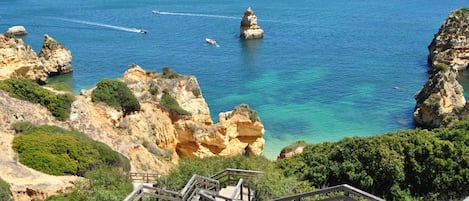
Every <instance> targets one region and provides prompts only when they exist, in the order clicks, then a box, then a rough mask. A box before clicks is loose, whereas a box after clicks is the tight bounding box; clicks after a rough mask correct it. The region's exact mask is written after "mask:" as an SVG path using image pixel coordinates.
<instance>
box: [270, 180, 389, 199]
mask: <svg viewBox="0 0 469 201" xmlns="http://www.w3.org/2000/svg"><path fill="white" fill-rule="evenodd" d="M334 192H343V195H338V196H336V197H332V198H329V199H328V200H344V199H345V200H356V199H353V198H352V197H351V196H350V194H353V195H355V196H358V197H361V198H364V199H367V200H369V201H384V199H381V198H379V197H376V196H374V195H372V194H369V193H367V192H364V191H362V190H360V189H357V188H355V187H352V186H349V185H347V184H342V185H337V186H332V187H328V188H323V189H319V190H316V191H311V192H307V193H300V194H296V195H291V196H285V197H281V198H278V199H274V200H272V201H289V200H301V198H305V197H311V196H316V195H326V194H327V193H334ZM344 197H345V198H344Z"/></svg>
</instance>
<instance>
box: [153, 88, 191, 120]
mask: <svg viewBox="0 0 469 201" xmlns="http://www.w3.org/2000/svg"><path fill="white" fill-rule="evenodd" d="M160 104H161V106H162V107H164V108H166V109H168V110H170V111H173V112H176V113H177V114H179V115H191V113H190V112H188V111H186V110H184V109H182V108H181V106H179V103H178V102H177V101H176V99H174V98H173V97H171V95H169V93H168V91H167V90H166V89H165V90H163V95H162V96H161V101H160Z"/></svg>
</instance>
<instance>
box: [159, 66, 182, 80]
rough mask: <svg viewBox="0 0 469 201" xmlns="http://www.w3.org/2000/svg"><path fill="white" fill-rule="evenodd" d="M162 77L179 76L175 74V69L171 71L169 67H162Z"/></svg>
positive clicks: (172, 77) (171, 77)
mask: <svg viewBox="0 0 469 201" xmlns="http://www.w3.org/2000/svg"><path fill="white" fill-rule="evenodd" d="M162 77H163V78H167V79H174V78H178V77H180V75H179V74H177V73H176V72H175V71H173V70H172V69H171V68H169V67H164V68H163V76H162Z"/></svg>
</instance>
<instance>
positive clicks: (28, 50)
mask: <svg viewBox="0 0 469 201" xmlns="http://www.w3.org/2000/svg"><path fill="white" fill-rule="evenodd" d="M71 61H72V56H71V53H70V50H67V49H65V48H64V47H63V46H62V45H61V44H60V43H59V42H57V41H56V40H54V39H53V38H52V37H50V36H48V35H45V36H44V44H43V46H42V49H41V52H40V53H39V56H38V55H36V53H35V52H34V50H33V49H32V47H31V46H29V45H27V44H25V43H24V42H23V40H22V39H19V38H15V37H8V36H5V35H2V34H0V80H3V79H8V78H17V77H21V78H26V79H29V80H34V81H36V82H37V83H39V84H44V83H46V82H47V78H48V77H49V76H53V75H58V74H64V73H69V72H71V71H72V66H71Z"/></svg>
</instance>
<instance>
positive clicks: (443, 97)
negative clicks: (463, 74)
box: [414, 67, 467, 129]
mask: <svg viewBox="0 0 469 201" xmlns="http://www.w3.org/2000/svg"><path fill="white" fill-rule="evenodd" d="M457 74H458V71H457V70H455V69H451V68H449V67H448V68H445V69H439V70H438V71H436V72H435V73H433V74H432V75H431V77H430V79H429V80H428V81H427V83H426V84H425V86H424V87H423V89H422V90H420V91H419V92H418V93H417V95H416V96H415V100H416V101H417V104H416V106H415V110H414V120H415V123H416V124H417V126H419V127H423V128H430V129H431V128H438V127H445V126H447V125H449V124H450V123H451V122H452V121H453V120H460V119H462V118H463V117H464V116H466V115H467V108H466V99H465V98H464V89H463V87H462V86H461V85H460V84H459V82H458V81H457V80H456V78H457Z"/></svg>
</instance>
